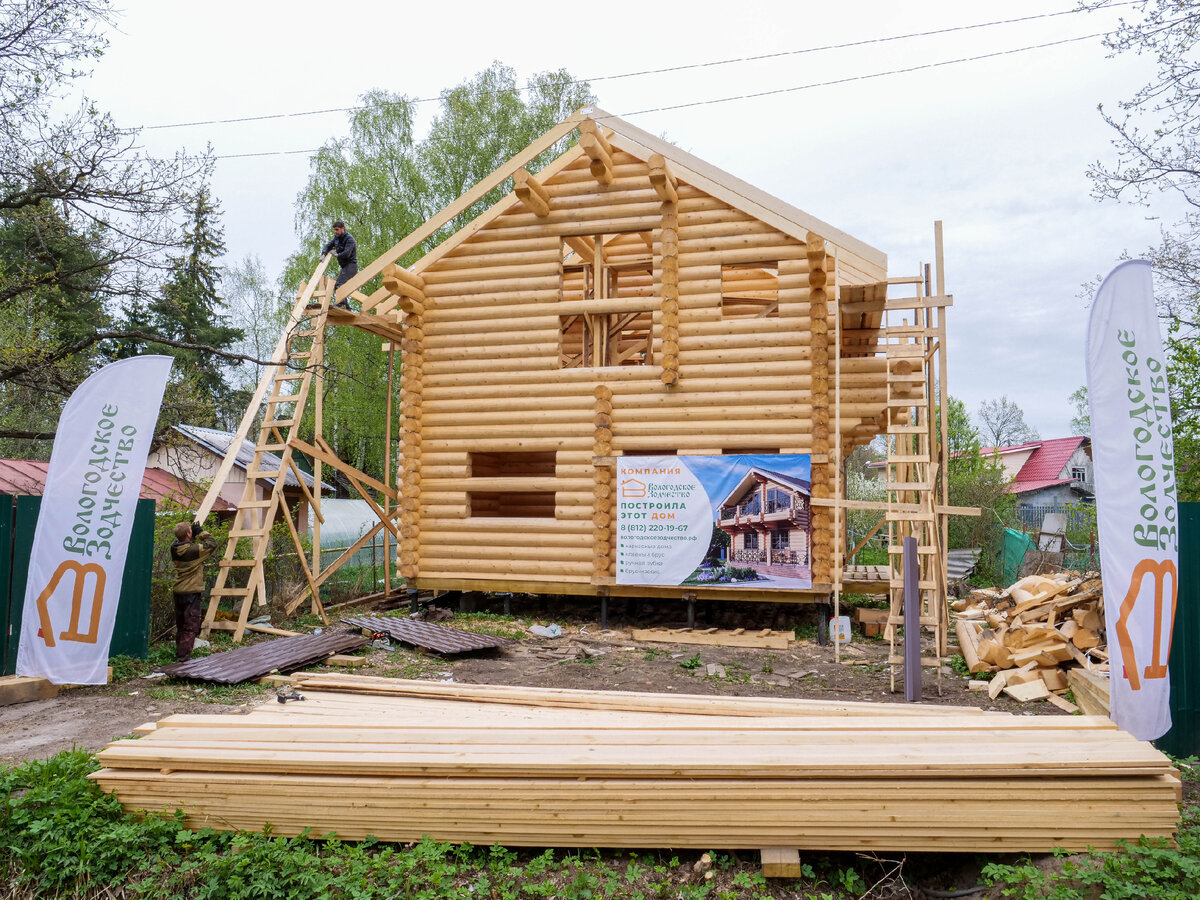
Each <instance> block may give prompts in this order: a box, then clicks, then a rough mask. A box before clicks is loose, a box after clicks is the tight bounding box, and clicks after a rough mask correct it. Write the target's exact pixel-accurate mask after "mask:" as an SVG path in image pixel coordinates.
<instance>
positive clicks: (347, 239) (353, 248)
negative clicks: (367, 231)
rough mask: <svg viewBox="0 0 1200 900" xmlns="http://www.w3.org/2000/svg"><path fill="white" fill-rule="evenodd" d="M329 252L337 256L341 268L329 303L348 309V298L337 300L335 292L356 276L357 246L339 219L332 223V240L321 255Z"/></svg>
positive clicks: (344, 224)
mask: <svg viewBox="0 0 1200 900" xmlns="http://www.w3.org/2000/svg"><path fill="white" fill-rule="evenodd" d="M330 250H332V251H333V252H334V253H336V254H337V261H338V265H339V266H340V267H341V271H340V272H338V277H337V281H335V282H334V284H333V297H331V298H330V302H331V303H334V301H336V303H334V305H335V306H339V307H341V308H342V309H350V298H349V297H343V298H342V299H341V300H338V299H337V292H338V288H340V287H341V286H342V285H343V284H345V283H346V282H347V281H349V280H350V279H351V278H353V277H354V276H355V275H357V274H358V244H356V243H355V242H354V235H352V234H351V233H350V232H348V231H347V230H346V223H345V222H343V221H341V220H340V219H339V220H338V221H336V222H334V223H333V238H332V240H330V242H329V243H328V244H326V245H325V249H323V250H322V251H321V255H322V256H324V255H325V254H326V253H328V252H329V251H330Z"/></svg>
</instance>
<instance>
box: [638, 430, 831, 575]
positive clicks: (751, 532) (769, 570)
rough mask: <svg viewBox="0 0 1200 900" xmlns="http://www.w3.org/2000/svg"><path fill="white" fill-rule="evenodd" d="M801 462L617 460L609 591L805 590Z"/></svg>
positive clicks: (806, 520) (807, 554)
mask: <svg viewBox="0 0 1200 900" xmlns="http://www.w3.org/2000/svg"><path fill="white" fill-rule="evenodd" d="M811 473H812V469H811V462H810V458H809V457H808V455H807V454H804V455H800V454H795V455H775V454H770V455H767V454H764V455H747V456H622V457H619V458H618V459H617V520H616V527H617V584H630V585H672V586H674V585H688V586H700V587H728V588H743V589H744V588H756V589H772V590H780V589H792V590H807V589H809V588H811V587H812V506H811V488H812V482H811Z"/></svg>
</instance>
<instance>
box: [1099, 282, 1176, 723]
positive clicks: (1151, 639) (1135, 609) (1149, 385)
mask: <svg viewBox="0 0 1200 900" xmlns="http://www.w3.org/2000/svg"><path fill="white" fill-rule="evenodd" d="M1087 378H1088V400H1089V403H1090V405H1091V422H1092V458H1093V463H1094V467H1095V473H1096V507H1097V513H1098V516H1099V537H1100V568H1101V571H1102V573H1103V576H1104V611H1105V618H1106V622H1107V629H1108V653H1109V664H1110V673H1111V674H1110V679H1111V684H1110V688H1109V696H1110V708H1111V713H1110V715H1111V716H1112V720H1113V721H1114V722H1116V723H1117V725H1118V726H1120V727H1121V728H1124V729H1125V730H1126V731H1128V732H1130V733H1131V734H1132V735H1133V736H1134V737H1136V738H1139V739H1140V740H1153V739H1154V738H1157V737H1161V736H1162V735H1164V734H1165V733H1166V732H1167V731H1168V729H1170V727H1171V708H1170V696H1171V683H1170V677H1169V675H1168V674H1167V659H1168V658H1169V656H1170V653H1171V633H1172V628H1173V625H1174V621H1175V603H1176V598H1177V596H1178V588H1179V586H1178V570H1179V569H1178V566H1179V540H1178V531H1177V528H1178V505H1177V502H1176V490H1175V451H1174V442H1173V438H1172V432H1171V404H1170V400H1169V395H1168V391H1167V366H1166V360H1165V358H1164V356H1163V347H1162V339H1161V337H1160V336H1159V331H1158V315H1157V312H1156V310H1155V306H1154V284H1153V279H1152V276H1151V270H1150V264H1149V263H1148V262H1146V261H1145V260H1140V259H1139V260H1131V261H1129V262H1125V263H1122V264H1121V265H1119V266H1117V267H1116V268H1115V269H1113V270H1112V272H1110V273H1109V275H1108V277H1107V278H1105V279H1104V282H1103V283H1102V284H1101V285H1100V288H1099V289H1098V290H1097V291H1096V297H1095V300H1094V301H1093V303H1092V312H1091V318H1090V320H1089V322H1088V334H1087Z"/></svg>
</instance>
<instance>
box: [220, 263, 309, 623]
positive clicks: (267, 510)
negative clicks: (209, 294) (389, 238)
mask: <svg viewBox="0 0 1200 900" xmlns="http://www.w3.org/2000/svg"><path fill="white" fill-rule="evenodd" d="M329 259H330V257H329V256H326V257H325V258H324V260H323V261H322V264H321V265H320V266H319V267H318V268H317V271H316V272H314V273H313V278H312V280H311V281H310V282H308V284H307V285H306V286H305V287H304V288H303V290H301V292H300V295H299V297H298V300H297V303H296V307H295V309H294V310H293V313H292V316H291V318H290V319H289V321H288V327H287V331H286V332H285V333H284V336H283V337H282V338H281V340H280V342H279V345H278V346H277V347H276V350H275V354H274V356H273V357H272V366H271V369H270V370H269V371H268V372H267V373H266V374H265V375H264V377H263V380H262V382H261V384H260V387H259V394H258V401H255V402H252V403H251V405H250V407H249V408H248V409H247V413H246V416H247V418H246V419H244V420H243V422H242V427H239V429H238V432H237V434H236V435H235V436H234V442H233V444H232V445H231V446H230V448H229V454H228V456H227V460H228V459H231V458H232V457H234V456H236V453H237V450H238V449H239V447H240V445H241V443H242V440H243V438H244V436H245V435H246V434H247V433H248V425H249V421H250V420H251V419H253V418H254V413H256V412H257V411H258V408H259V403H260V402H262V401H263V400H265V408H264V410H263V418H262V422H261V424H260V426H259V429H258V438H257V440H256V441H255V442H254V455H253V458H252V459H251V461H250V464H249V465H248V466H247V467H246V483H245V486H244V487H243V489H242V498H241V500H239V501H238V506H237V512H236V513H235V514H234V518H233V523H232V526H231V527H230V530H229V542H228V543H227V544H226V546H225V554H224V556H223V557H222V559H221V561H220V569H219V571H218V573H217V581H216V584H215V585H214V586H213V589H212V591H211V592H210V596H209V603H208V610H207V612H206V613H205V616H204V625H203V628H202V630H201V633H202V634H203V635H208V633H209V632H210V631H211V630H212V629H213V628H214V627H219V628H220V627H227V626H224V625H222V623H219V622H217V621H216V615H217V609H218V607H219V605H220V603H221V600H222V599H224V598H233V600H234V602H235V603H239V602H240V609H239V612H238V619H237V624H236V626H235V627H234V629H233V632H234V635H233V639H234V640H235V641H240V640H241V639H242V634H243V633H244V632H245V630H246V623H247V621H248V619H249V615H250V607H251V605H252V600H253V598H254V596H255V594H257V595H258V598H259V603H260V604H265V603H266V578H265V572H264V567H263V563H264V560H265V559H266V556H267V552H268V551H269V549H270V543H271V526H272V524H273V523H274V521H275V519H276V516H277V514H278V513H279V512H280V508H281V504H283V487H284V481H285V479H286V476H287V474H288V472H291V473H293V474H295V476H296V479H297V480H298V481H299V482H300V486H301V488H302V490H303V491H304V493H305V494H306V495H307V498H308V502H309V505H310V508H312V509H313V510H314V511H317V510H319V504H317V503H314V502H313V497H312V494H311V492H309V490H308V487H307V485H306V484H305V483H304V479H303V478H302V477H301V475H300V471H299V469H298V467H297V466H296V463H295V461H294V460H293V458H292V440H293V438H298V437H299V428H300V424H301V419H302V418H303V415H304V408H305V404H306V403H307V400H308V395H309V391H310V390H311V388H312V383H313V377H314V373H316V372H317V371H318V370H319V369H320V367H321V366H322V364H323V362H324V356H325V322H326V318H327V317H328V314H329V301H330V297H331V295H332V290H331V288H330V282H329V279H324V281H322V280H321V276H322V274H323V273H324V270H325V268H326V266H328V264H329ZM318 285H320V290H317V288H318ZM314 296H315V298H316V299H315V300H314ZM266 390H269V391H270V393H269V395H267V396H265V397H263V394H264V393H265V392H266ZM268 453H269V454H273V455H274V456H275V457H277V458H278V459H279V460H281V462H280V464H279V467H278V468H267V469H264V468H263V465H264V456H265V454H268ZM271 464H272V463H270V462H268V463H267V465H271ZM223 482H224V477H223V476H222V475H221V474H220V473H218V481H217V482H216V483H215V484H216V485H219V484H220V483H223ZM212 493H213V492H211V491H210V497H209V498H206V499H205V505H202V507H201V521H203V516H205V515H207V514H208V511H209V509H211V498H212ZM260 493H261V494H262V495H263V496H262V497H261V498H260V496H259V495H260ZM282 513H283V514H282V516H281V518H282V519H283V520H284V521H285V522H286V523H287V525H288V530H289V532H290V536H291V538H292V541H293V543H294V544H295V545H296V549H297V554H298V556H299V559H300V564H301V567H302V568H303V569H304V574H305V577H306V578H307V579H308V581H309V583H310V586H311V587H312V589H313V590H312V594H313V611H314V612H318V613H319V614H320V615H321V617H322V619H325V613H324V610H323V609H322V608H321V606H320V599H319V594H318V592H317V590H316V585H315V583H313V578H312V574H311V571H310V570H309V568H308V566H307V563H306V561H305V558H304V552H303V550H302V547H301V542H300V538H299V535H298V533H297V529H296V526H295V524H294V523H293V522H292V518H291V513H290V512H289V511H288V509H287V507H286V505H284V506H283V508H282ZM316 514H317V515H319V512H316ZM247 541H248V542H249V544H248V546H247ZM241 569H249V573H248V575H247V577H246V581H245V584H243V585H240V586H237V585H234V584H232V582H233V581H234V580H237V581H240V580H241V579H234V577H233V575H234V572H235V571H237V570H241ZM327 621H328V620H326V622H327Z"/></svg>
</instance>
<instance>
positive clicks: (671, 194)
mask: <svg viewBox="0 0 1200 900" xmlns="http://www.w3.org/2000/svg"><path fill="white" fill-rule="evenodd" d="M648 162H649V164H650V184H651V186H652V187H653V188H654V191H655V193H657V194H658V196H659V197H661V198H662V199H663V201H664V202H666V203H675V202H676V201H677V200H678V199H679V194H678V193H677V192H676V190H675V184H676V182H675V176H674V175H672V174H671V170H670V169H668V168H667V161H666V159H664V158H663V155H662V154H661V153H652V154H650V159H649V160H648Z"/></svg>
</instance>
